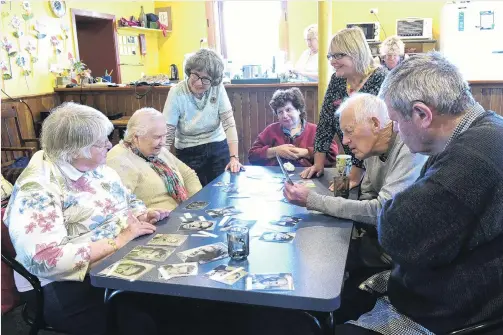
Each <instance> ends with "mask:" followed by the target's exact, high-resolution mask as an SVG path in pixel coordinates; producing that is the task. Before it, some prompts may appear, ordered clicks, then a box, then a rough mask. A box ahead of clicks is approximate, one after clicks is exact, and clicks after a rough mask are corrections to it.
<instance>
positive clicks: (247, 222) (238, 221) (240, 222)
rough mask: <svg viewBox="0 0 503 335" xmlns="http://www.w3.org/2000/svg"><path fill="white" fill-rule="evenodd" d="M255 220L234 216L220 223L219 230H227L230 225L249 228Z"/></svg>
mask: <svg viewBox="0 0 503 335" xmlns="http://www.w3.org/2000/svg"><path fill="white" fill-rule="evenodd" d="M256 222H257V221H255V220H241V219H236V218H231V219H230V220H227V221H225V222H224V223H223V224H220V231H228V230H229V229H231V227H248V228H251V227H252V226H253V225H254V224H255V223H256Z"/></svg>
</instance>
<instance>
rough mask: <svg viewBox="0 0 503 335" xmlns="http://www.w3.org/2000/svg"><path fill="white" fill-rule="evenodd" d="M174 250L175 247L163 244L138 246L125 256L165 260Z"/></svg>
mask: <svg viewBox="0 0 503 335" xmlns="http://www.w3.org/2000/svg"><path fill="white" fill-rule="evenodd" d="M174 251H175V248H168V247H161V246H137V247H135V248H134V249H133V250H131V251H130V252H129V253H128V254H127V255H126V256H124V258H127V259H136V260H144V261H155V262H164V261H165V260H166V259H167V258H168V257H169V256H170V255H171V254H172V253H173V252H174Z"/></svg>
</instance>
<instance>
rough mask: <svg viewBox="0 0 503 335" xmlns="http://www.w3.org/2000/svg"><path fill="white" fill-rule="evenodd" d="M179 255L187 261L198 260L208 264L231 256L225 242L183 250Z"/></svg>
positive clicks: (200, 262)
mask: <svg viewBox="0 0 503 335" xmlns="http://www.w3.org/2000/svg"><path fill="white" fill-rule="evenodd" d="M177 256H178V257H179V258H180V259H181V260H182V261H183V262H185V263H189V262H198V263H199V264H206V263H209V262H213V261H216V260H219V259H223V258H226V257H228V256H229V254H228V253H227V245H225V244H223V243H221V242H220V243H214V244H207V245H203V246H201V247H197V248H193V249H189V250H185V251H181V252H179V253H177Z"/></svg>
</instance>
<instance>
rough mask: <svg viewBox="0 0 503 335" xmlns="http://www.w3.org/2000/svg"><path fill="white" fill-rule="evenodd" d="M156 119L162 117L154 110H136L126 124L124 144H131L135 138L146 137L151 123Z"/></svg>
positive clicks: (149, 108) (147, 108)
mask: <svg viewBox="0 0 503 335" xmlns="http://www.w3.org/2000/svg"><path fill="white" fill-rule="evenodd" d="M158 118H163V115H162V113H161V112H159V111H158V110H157V109H155V108H152V107H144V108H140V109H138V110H137V111H136V112H134V114H133V116H131V118H130V119H129V121H128V123H127V128H126V132H125V133H124V142H127V143H132V142H133V138H134V137H135V136H145V135H147V133H148V130H149V128H150V127H151V125H152V123H153V121H155V120H156V119H158ZM163 122H164V121H163Z"/></svg>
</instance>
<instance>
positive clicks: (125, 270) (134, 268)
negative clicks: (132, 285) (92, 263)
mask: <svg viewBox="0 0 503 335" xmlns="http://www.w3.org/2000/svg"><path fill="white" fill-rule="evenodd" d="M153 268H154V265H152V264H146V263H140V262H135V261H132V260H129V259H121V260H120V261H118V262H115V263H114V264H112V265H110V266H109V267H107V268H106V269H105V270H103V271H101V272H100V273H99V274H100V275H104V276H107V277H117V278H122V279H126V280H130V281H134V280H137V279H138V278H140V277H141V276H143V275H144V274H145V273H147V272H149V271H150V270H152V269H153Z"/></svg>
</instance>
